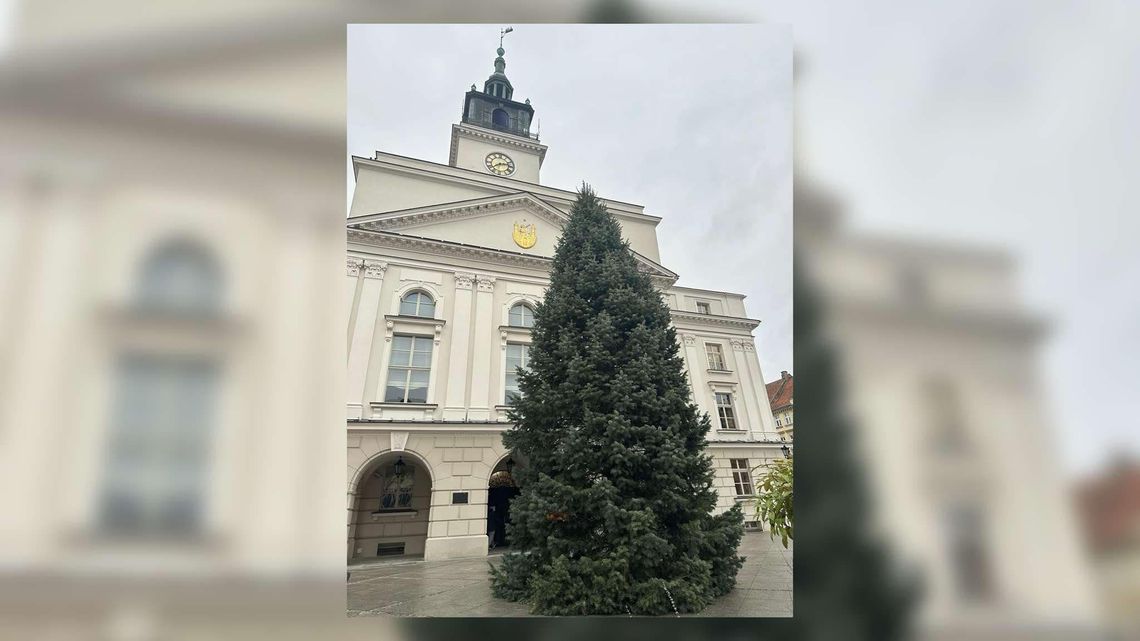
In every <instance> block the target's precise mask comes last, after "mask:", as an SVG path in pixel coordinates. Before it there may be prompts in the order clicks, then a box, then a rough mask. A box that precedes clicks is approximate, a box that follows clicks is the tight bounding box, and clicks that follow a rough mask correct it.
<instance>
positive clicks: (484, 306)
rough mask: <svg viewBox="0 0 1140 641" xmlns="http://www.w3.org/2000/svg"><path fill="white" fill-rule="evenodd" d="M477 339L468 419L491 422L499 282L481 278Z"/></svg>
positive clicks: (478, 280)
mask: <svg viewBox="0 0 1140 641" xmlns="http://www.w3.org/2000/svg"><path fill="white" fill-rule="evenodd" d="M475 289H476V291H475V336H476V337H478V340H476V341H475V345H474V352H475V353H474V357H473V358H472V359H471V363H472V368H471V403H470V407H469V409H468V415H467V416H468V418H469V419H470V420H475V421H487V420H490V419H491V405H492V401H491V376H492V375H493V374H492V372H490V371H489V370H490V368H491V355H492V348H493V347H494V345H495V342H494V341H493V340H491V338H490V337H491V336H493V333H492V321H493V320H494V316H495V313H494V307H493V305H494V298H495V279H494V278H491V277H489V276H478V277H477V278H476V279H475Z"/></svg>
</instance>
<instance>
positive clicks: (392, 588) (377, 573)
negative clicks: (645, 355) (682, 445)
mask: <svg viewBox="0 0 1140 641" xmlns="http://www.w3.org/2000/svg"><path fill="white" fill-rule="evenodd" d="M740 554H742V555H743V556H745V557H746V559H745V561H744V567H742V568H740V574H738V575H737V577H736V588H735V589H733V591H732V592H729V593H728V594H726V595H724V596H723V597H721V598H719V599H717V600H716V601H714V602H713V603H712V604H711V605H710V606H709V607H707V608H705V609H704V611H702V612H700V613H699V614H695V615H688V616H698V617H731V616H743V617H790V616H792V551H791V550H790V549H788V550H785V549H784V548H783V546H781V545H780V542H779V541H773V540H771V539H770V538H769V537H768V533H767V532H747V533H745V534H744V539H743V540H742V541H741V543H740ZM501 560H502V555H501V554H492V555H491V556H489V557H487V558H482V559H459V560H454V561H432V562H430V563H429V562H426V561H422V560H416V559H392V560H389V561H382V562H376V563H371V564H367V565H356V566H352V567H351V568H349V569H350V570H351V572H352V575H351V577H350V579H349V581H348V615H349V616H432V617H484V616H485V617H525V616H531V615H530V613H529V612H528V610H527V606H526V605H525V604H522V603H511V602H509V601H504V600H502V599H496V598H495V597H493V596H492V595H491V579H490V572H489V571H488V567H487V563H488V561H489V562H491V563H494V564H498V563H499V562H500V561H501Z"/></svg>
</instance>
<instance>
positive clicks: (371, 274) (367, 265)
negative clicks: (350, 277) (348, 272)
mask: <svg viewBox="0 0 1140 641" xmlns="http://www.w3.org/2000/svg"><path fill="white" fill-rule="evenodd" d="M387 269H388V263H386V262H384V261H382V260H366V261H364V277H365V278H384V272H385V271H386V270H387Z"/></svg>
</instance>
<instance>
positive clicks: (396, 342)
mask: <svg viewBox="0 0 1140 641" xmlns="http://www.w3.org/2000/svg"><path fill="white" fill-rule="evenodd" d="M431 348H432V339H431V338H428V337H426V336H403V335H399V334H397V335H396V336H393V337H392V356H391V358H390V359H389V362H388V387H387V388H386V391H385V392H384V402H385V403H426V402H427V391H428V378H429V377H430V376H431Z"/></svg>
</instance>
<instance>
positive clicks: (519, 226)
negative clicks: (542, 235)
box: [511, 220, 538, 249]
mask: <svg viewBox="0 0 1140 641" xmlns="http://www.w3.org/2000/svg"><path fill="white" fill-rule="evenodd" d="M511 238H514V240H515V244H516V245H518V246H519V247H522V248H523V249H530V248H531V247H534V244H535V243H536V242H538V232H537V231H535V229H534V223H530V224H527V222H526V221H525V220H524V221H523V222H521V223H518V222H516V223H515V231H514V233H513V234H511Z"/></svg>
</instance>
